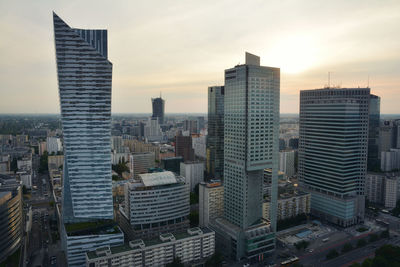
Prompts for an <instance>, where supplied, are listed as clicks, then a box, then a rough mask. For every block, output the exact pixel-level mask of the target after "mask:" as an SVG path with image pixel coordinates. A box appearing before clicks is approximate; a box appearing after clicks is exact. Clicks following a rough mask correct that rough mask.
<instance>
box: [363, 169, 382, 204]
mask: <svg viewBox="0 0 400 267" xmlns="http://www.w3.org/2000/svg"><path fill="white" fill-rule="evenodd" d="M385 177H386V174H385V173H370V172H369V173H367V176H366V180H365V197H366V198H367V199H368V201H369V202H371V203H375V204H378V205H382V204H384V202H385Z"/></svg>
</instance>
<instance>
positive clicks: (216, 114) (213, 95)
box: [207, 86, 225, 179]
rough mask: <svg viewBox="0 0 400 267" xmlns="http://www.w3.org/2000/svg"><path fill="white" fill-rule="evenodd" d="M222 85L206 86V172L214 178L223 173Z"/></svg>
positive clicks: (223, 88)
mask: <svg viewBox="0 0 400 267" xmlns="http://www.w3.org/2000/svg"><path fill="white" fill-rule="evenodd" d="M224 96H225V87H224V86H212V87H208V135H207V173H208V175H209V177H212V178H215V179H221V178H223V174H224Z"/></svg>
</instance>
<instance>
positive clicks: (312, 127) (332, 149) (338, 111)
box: [299, 88, 370, 227]
mask: <svg viewBox="0 0 400 267" xmlns="http://www.w3.org/2000/svg"><path fill="white" fill-rule="evenodd" d="M369 103H370V89H369V88H349V89H345V88H342V89H340V88H339V89H336V88H324V89H316V90H303V91H301V92H300V131H299V132H300V138H299V179H300V181H301V183H302V184H303V186H304V187H305V189H306V190H308V191H309V192H311V212H312V213H313V214H314V215H317V216H319V217H322V218H323V219H326V220H328V221H330V222H332V223H335V224H338V225H340V226H343V227H347V226H349V225H353V224H356V223H358V222H360V221H363V218H364V186H365V175H366V170H367V153H368V130H369V129H368V120H369V105H370V104H369Z"/></svg>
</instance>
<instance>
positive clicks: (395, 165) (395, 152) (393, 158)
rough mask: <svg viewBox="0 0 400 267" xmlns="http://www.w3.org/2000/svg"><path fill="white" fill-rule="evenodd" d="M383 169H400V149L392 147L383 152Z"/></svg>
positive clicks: (386, 170) (387, 170)
mask: <svg viewBox="0 0 400 267" xmlns="http://www.w3.org/2000/svg"><path fill="white" fill-rule="evenodd" d="M381 170H382V171H384V172H390V171H398V170H400V149H397V148H396V149H395V148H391V149H390V150H389V151H385V152H381Z"/></svg>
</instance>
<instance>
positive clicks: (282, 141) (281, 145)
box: [279, 138, 286, 150]
mask: <svg viewBox="0 0 400 267" xmlns="http://www.w3.org/2000/svg"><path fill="white" fill-rule="evenodd" d="M284 149H286V141H285V139H283V138H279V150H284Z"/></svg>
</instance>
